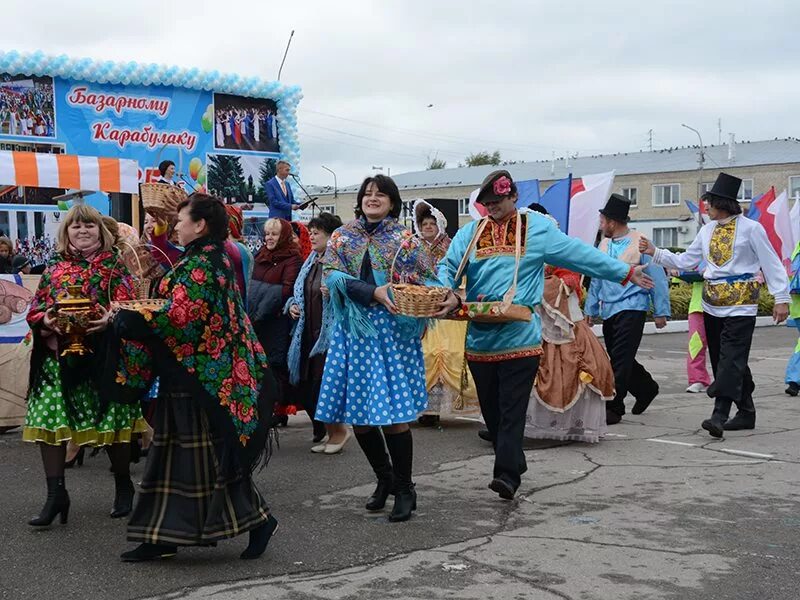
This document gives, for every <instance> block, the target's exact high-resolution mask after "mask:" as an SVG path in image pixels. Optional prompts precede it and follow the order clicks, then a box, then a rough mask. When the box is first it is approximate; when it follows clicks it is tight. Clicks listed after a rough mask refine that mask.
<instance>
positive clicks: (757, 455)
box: [715, 448, 775, 458]
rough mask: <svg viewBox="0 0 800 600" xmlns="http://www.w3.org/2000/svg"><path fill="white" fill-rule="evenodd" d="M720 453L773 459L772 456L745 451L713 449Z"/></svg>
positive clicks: (773, 456)
mask: <svg viewBox="0 0 800 600" xmlns="http://www.w3.org/2000/svg"><path fill="white" fill-rule="evenodd" d="M715 450H719V451H720V452H727V453H728V454H736V455H737V456H750V457H752V458H775V455H774V454H761V453H760V452H747V451H746V450H733V449H731V448H715Z"/></svg>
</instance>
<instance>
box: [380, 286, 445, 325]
mask: <svg viewBox="0 0 800 600" xmlns="http://www.w3.org/2000/svg"><path fill="white" fill-rule="evenodd" d="M447 292H448V289H447V288H444V287H429V286H426V285H412V284H410V283H396V284H394V285H392V295H393V296H394V304H395V306H397V310H398V311H399V312H400V314H402V315H406V316H407V317H432V316H434V315H435V314H436V313H438V312H439V310H440V308H439V305H440V304H441V303H442V302H444V299H445V298H446V297H447Z"/></svg>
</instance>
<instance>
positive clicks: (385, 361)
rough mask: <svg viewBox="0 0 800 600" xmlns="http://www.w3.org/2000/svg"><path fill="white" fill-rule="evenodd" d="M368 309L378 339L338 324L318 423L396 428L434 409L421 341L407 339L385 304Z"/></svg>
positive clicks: (323, 387)
mask: <svg viewBox="0 0 800 600" xmlns="http://www.w3.org/2000/svg"><path fill="white" fill-rule="evenodd" d="M368 310H369V317H370V320H371V321H372V322H373V323H374V324H375V327H376V329H377V330H378V336H377V337H375V338H355V337H351V336H350V335H348V334H347V333H345V331H344V330H343V329H342V327H341V326H340V325H339V324H338V323H336V324H334V327H333V331H332V333H331V343H330V347H329V348H328V357H327V360H326V361H325V371H324V373H323V375H322V386H321V389H320V395H319V402H318V404H317V412H316V415H315V419H318V420H320V421H323V422H325V423H349V424H351V425H393V424H396V423H409V422H411V421H414V420H416V418H417V415H418V414H419V413H421V412H422V411H424V410H425V408H427V406H428V391H427V389H426V386H425V361H424V360H423V357H422V344H421V342H420V340H419V339H417V338H413V339H405V338H404V337H402V336H401V335H400V333H399V331H398V326H397V323H396V321H395V320H394V317H392V315H390V314H389V312H388V311H387V310H386V309H385V308H383V307H382V306H381V307H370V308H369V309H368Z"/></svg>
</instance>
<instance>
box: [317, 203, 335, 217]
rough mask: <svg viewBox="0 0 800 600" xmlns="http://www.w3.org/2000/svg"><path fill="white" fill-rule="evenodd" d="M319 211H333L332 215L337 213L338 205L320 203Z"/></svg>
mask: <svg viewBox="0 0 800 600" xmlns="http://www.w3.org/2000/svg"><path fill="white" fill-rule="evenodd" d="M319 212H326V213H331V214H332V215H335V214H336V205H335V204H320V205H319Z"/></svg>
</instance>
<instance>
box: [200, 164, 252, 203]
mask: <svg viewBox="0 0 800 600" xmlns="http://www.w3.org/2000/svg"><path fill="white" fill-rule="evenodd" d="M208 189H209V190H210V191H211V192H212V193H214V194H216V195H217V196H220V197H221V198H236V199H238V200H240V201H242V202H245V201H246V200H247V195H246V194H245V195H243V193H242V192H243V191H246V186H245V180H244V170H243V169H242V163H241V161H240V159H239V157H238V156H226V155H224V154H209V155H208Z"/></svg>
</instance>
